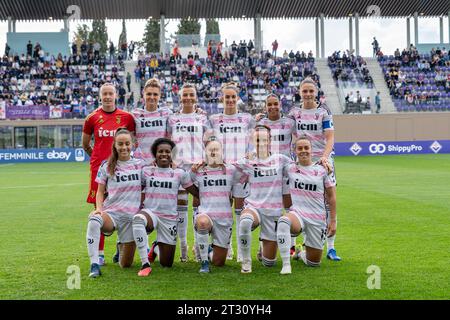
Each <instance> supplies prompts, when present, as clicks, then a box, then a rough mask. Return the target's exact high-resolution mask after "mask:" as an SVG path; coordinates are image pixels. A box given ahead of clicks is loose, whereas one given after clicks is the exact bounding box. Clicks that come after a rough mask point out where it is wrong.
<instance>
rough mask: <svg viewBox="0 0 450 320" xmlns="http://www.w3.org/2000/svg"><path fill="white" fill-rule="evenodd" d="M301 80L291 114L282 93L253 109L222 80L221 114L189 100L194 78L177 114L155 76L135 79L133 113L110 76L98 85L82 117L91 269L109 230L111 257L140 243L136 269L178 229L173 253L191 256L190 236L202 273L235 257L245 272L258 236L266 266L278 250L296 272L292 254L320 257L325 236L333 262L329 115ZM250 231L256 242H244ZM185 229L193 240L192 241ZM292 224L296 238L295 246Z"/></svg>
mask: <svg viewBox="0 0 450 320" xmlns="http://www.w3.org/2000/svg"><path fill="white" fill-rule="evenodd" d="M298 90H299V94H300V96H301V104H300V105H299V106H298V107H293V108H292V109H291V110H290V111H289V113H288V114H287V115H283V114H282V112H281V104H280V99H279V97H278V96H277V95H276V94H270V95H268V96H267V98H266V100H265V112H264V113H259V114H257V115H255V117H253V116H252V115H250V114H249V113H246V112H239V111H238V103H239V85H238V84H237V83H234V82H229V83H224V84H223V85H222V87H221V93H222V95H221V101H222V103H223V106H224V109H223V113H222V114H214V115H211V116H208V115H207V114H206V112H205V111H204V110H202V109H201V108H199V107H198V106H197V102H198V100H197V92H196V87H195V85H193V84H191V83H185V84H184V85H183V86H182V87H181V89H180V91H179V96H180V97H179V99H180V109H179V111H178V112H175V113H174V112H172V111H171V110H169V109H168V108H167V107H165V106H164V101H161V99H160V97H161V84H160V82H159V80H158V79H156V78H152V79H149V80H147V82H146V83H145V86H144V89H143V97H144V101H145V107H144V109H134V110H133V111H132V113H131V114H130V113H128V112H126V111H123V110H120V109H118V108H116V106H115V99H116V89H115V87H114V85H112V84H110V83H105V84H103V85H102V86H101V88H100V98H101V106H100V107H99V108H98V109H96V110H95V111H94V112H92V113H91V114H90V115H88V117H87V118H86V120H85V124H84V127H83V148H84V149H85V151H86V152H87V154H88V155H90V156H91V160H90V174H91V183H90V190H89V194H88V198H87V202H89V203H92V204H93V205H94V210H93V211H92V212H91V213H90V215H89V221H88V225H87V234H86V241H87V249H88V255H89V259H90V263H91V265H90V274H89V276H90V277H98V276H100V275H101V266H102V265H103V264H105V255H104V245H105V242H104V237H105V235H106V236H109V235H111V234H112V233H113V232H117V234H118V236H117V250H116V253H115V255H114V257H113V262H115V263H118V264H119V265H120V267H122V268H127V267H130V266H131V265H132V264H133V259H134V254H135V251H137V253H138V255H139V258H140V260H141V263H142V267H141V269H140V271H139V272H138V276H142V277H145V276H149V275H150V274H151V272H152V267H151V265H152V264H153V263H155V260H159V263H160V264H161V266H163V267H171V266H172V265H173V263H174V257H175V250H176V246H177V242H178V238H179V239H180V251H181V255H180V261H181V262H187V261H188V259H189V254H188V248H189V247H191V248H192V255H193V256H191V257H192V258H191V259H195V260H196V261H198V262H199V266H200V272H201V273H208V272H210V270H211V267H210V265H213V266H217V267H220V266H223V265H224V264H225V263H226V260H232V259H233V258H234V256H235V258H236V260H237V262H239V263H241V272H242V273H250V272H252V260H253V259H252V256H251V247H252V245H253V246H259V251H258V254H257V257H256V258H257V259H258V260H259V261H260V262H261V263H262V264H263V265H264V266H266V267H272V266H274V265H275V263H276V260H277V253H278V252H279V254H280V257H281V259H282V269H281V271H280V273H281V274H290V273H291V272H292V268H291V262H290V259H291V258H292V259H296V260H301V261H303V262H304V264H305V265H307V266H311V267H318V266H320V262H321V259H322V251H323V249H324V246H325V243H326V246H327V254H326V256H327V258H328V259H330V260H334V261H340V260H341V258H340V257H339V256H338V255H337V253H336V250H335V248H334V240H335V235H336V225H337V215H336V191H335V190H336V178H335V175H334V162H333V144H334V128H333V119H332V115H331V112H330V110H329V108H328V107H327V106H326V105H325V104H323V103H320V102H319V101H318V88H317V84H316V82H315V81H314V80H313V79H312V78H306V79H305V80H303V81H302V82H301V84H300V86H299V88H298ZM92 138H93V139H94V144H93V146H92V145H91V140H92ZM189 194H190V195H192V196H193V225H194V230H192V231H188V195H189ZM233 212H234V214H233ZM258 227H259V228H258ZM233 228H234V229H235V234H236V239H235V241H236V248H237V252H235V254H234V250H233V246H232V244H233V240H232V230H233ZM257 228H258V229H257ZM255 229H256V230H255ZM253 231H254V232H259V239H260V243H256V244H255V243H253V244H252V232H253ZM152 232H155V233H156V234H157V238H156V241H154V242H153V243H152V244H149V242H148V234H150V233H152ZM188 232H193V233H194V239H195V240H194V243H192V244H189V245H188V243H187V233H188ZM300 234H303V239H304V242H303V243H300V244H299V245H296V238H297V237H298V236H299V235H300ZM210 237H211V239H210Z"/></svg>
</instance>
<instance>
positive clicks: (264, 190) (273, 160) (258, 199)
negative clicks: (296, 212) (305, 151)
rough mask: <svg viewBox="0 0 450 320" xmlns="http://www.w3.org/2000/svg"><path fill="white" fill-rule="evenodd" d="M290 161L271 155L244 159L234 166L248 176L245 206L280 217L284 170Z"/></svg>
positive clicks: (281, 156)
mask: <svg viewBox="0 0 450 320" xmlns="http://www.w3.org/2000/svg"><path fill="white" fill-rule="evenodd" d="M290 163H292V160H291V159H290V158H288V157H286V156H285V155H282V154H273V155H271V156H270V157H268V158H267V159H264V160H262V159H254V160H248V159H244V160H241V161H238V162H237V163H236V164H235V166H236V167H237V168H238V169H239V170H240V171H242V172H243V173H244V174H245V175H247V176H248V182H249V183H250V194H249V196H248V197H247V198H245V200H244V201H245V205H246V206H250V207H253V208H255V209H264V212H265V214H266V215H268V216H280V215H281V213H282V211H283V208H284V206H283V174H284V171H283V170H284V168H285V167H286V166H287V165H289V164H290Z"/></svg>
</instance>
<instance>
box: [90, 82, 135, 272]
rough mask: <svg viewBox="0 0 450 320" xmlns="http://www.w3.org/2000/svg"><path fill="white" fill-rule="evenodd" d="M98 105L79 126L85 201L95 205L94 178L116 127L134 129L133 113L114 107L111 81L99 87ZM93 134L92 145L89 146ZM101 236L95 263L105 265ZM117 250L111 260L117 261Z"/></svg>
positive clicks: (108, 152) (114, 95) (113, 91)
mask: <svg viewBox="0 0 450 320" xmlns="http://www.w3.org/2000/svg"><path fill="white" fill-rule="evenodd" d="M100 98H101V106H100V107H99V108H97V109H96V110H94V111H93V112H92V113H91V114H89V115H88V116H87V117H86V120H85V122H84V126H83V149H84V150H85V151H86V153H87V154H88V155H89V156H90V158H91V159H90V188H89V194H88V197H87V202H88V203H93V204H94V206H95V198H96V194H97V187H98V185H97V183H96V182H95V178H96V176H97V172H98V169H99V168H100V165H101V164H102V162H103V161H105V160H107V159H108V157H109V156H110V154H111V150H112V145H113V142H114V134H115V132H116V130H117V129H119V128H126V129H128V131H130V132H133V133H134V132H135V122H134V119H133V116H132V115H131V114H130V113H128V112H126V111H122V110H120V109H118V108H117V107H116V88H115V86H114V85H113V84H111V83H105V84H103V85H102V86H101V87H100ZM92 136H94V147H92V146H91V140H92ZM104 243H105V236H104V235H103V234H102V235H101V237H100V243H99V265H104V264H105V255H104V246H105V244H104ZM118 254H119V253H118V251H117V252H116V254H115V256H114V258H113V261H118Z"/></svg>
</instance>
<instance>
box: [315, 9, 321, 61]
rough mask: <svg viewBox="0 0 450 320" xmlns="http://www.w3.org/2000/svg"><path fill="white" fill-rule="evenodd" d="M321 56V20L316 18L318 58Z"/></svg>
mask: <svg viewBox="0 0 450 320" xmlns="http://www.w3.org/2000/svg"><path fill="white" fill-rule="evenodd" d="M319 54H320V35H319V18H316V58H319Z"/></svg>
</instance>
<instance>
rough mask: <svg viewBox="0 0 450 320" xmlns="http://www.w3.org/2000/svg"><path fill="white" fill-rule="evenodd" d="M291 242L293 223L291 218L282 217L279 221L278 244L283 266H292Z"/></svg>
mask: <svg viewBox="0 0 450 320" xmlns="http://www.w3.org/2000/svg"><path fill="white" fill-rule="evenodd" d="M291 240H292V239H291V221H290V220H289V218H287V217H285V216H282V217H280V219H278V228H277V242H278V248H279V250H280V257H281V260H282V261H283V265H290V264H291V255H290V248H291Z"/></svg>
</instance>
